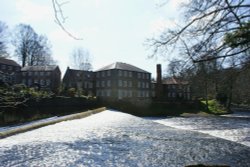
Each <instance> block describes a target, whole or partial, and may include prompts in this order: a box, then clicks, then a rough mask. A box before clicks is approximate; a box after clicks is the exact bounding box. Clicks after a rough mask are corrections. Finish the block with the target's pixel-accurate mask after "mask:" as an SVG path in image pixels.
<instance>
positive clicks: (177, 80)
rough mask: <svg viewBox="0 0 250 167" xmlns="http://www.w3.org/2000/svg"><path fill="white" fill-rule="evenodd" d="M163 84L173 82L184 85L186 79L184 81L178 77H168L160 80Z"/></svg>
mask: <svg viewBox="0 0 250 167" xmlns="http://www.w3.org/2000/svg"><path fill="white" fill-rule="evenodd" d="M162 83H163V84H167V85H174V84H182V85H186V84H188V81H184V80H182V79H180V78H176V77H169V78H166V79H163V80H162Z"/></svg>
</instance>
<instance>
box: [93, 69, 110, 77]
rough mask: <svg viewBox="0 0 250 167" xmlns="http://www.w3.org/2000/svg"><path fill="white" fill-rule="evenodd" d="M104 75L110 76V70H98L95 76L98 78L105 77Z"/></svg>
mask: <svg viewBox="0 0 250 167" xmlns="http://www.w3.org/2000/svg"><path fill="white" fill-rule="evenodd" d="M106 76H108V77H109V76H111V71H110V70H108V71H100V72H97V73H96V77H97V78H100V77H106Z"/></svg>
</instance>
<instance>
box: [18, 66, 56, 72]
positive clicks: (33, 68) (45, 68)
mask: <svg viewBox="0 0 250 167" xmlns="http://www.w3.org/2000/svg"><path fill="white" fill-rule="evenodd" d="M57 67H58V66H56V65H51V66H26V67H23V68H22V69H21V71H54V70H55V69H56V68H57ZM58 68H59V67H58Z"/></svg>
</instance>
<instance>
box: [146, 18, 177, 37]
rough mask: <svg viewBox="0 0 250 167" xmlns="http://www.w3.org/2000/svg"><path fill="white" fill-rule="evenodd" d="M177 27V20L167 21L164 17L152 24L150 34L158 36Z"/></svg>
mask: <svg viewBox="0 0 250 167" xmlns="http://www.w3.org/2000/svg"><path fill="white" fill-rule="evenodd" d="M175 26H176V22H175V20H170V19H168V20H166V19H164V18H163V17H160V18H158V19H156V20H154V21H152V22H151V23H150V32H151V33H154V34H155V33H156V34H158V33H161V32H163V31H164V30H165V29H166V28H174V27H175Z"/></svg>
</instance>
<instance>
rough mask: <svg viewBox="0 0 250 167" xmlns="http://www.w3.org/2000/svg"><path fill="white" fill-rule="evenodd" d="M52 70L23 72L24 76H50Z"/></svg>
mask: <svg viewBox="0 0 250 167" xmlns="http://www.w3.org/2000/svg"><path fill="white" fill-rule="evenodd" d="M50 74H51V72H50V71H46V72H45V71H29V72H22V75H23V76H50Z"/></svg>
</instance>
